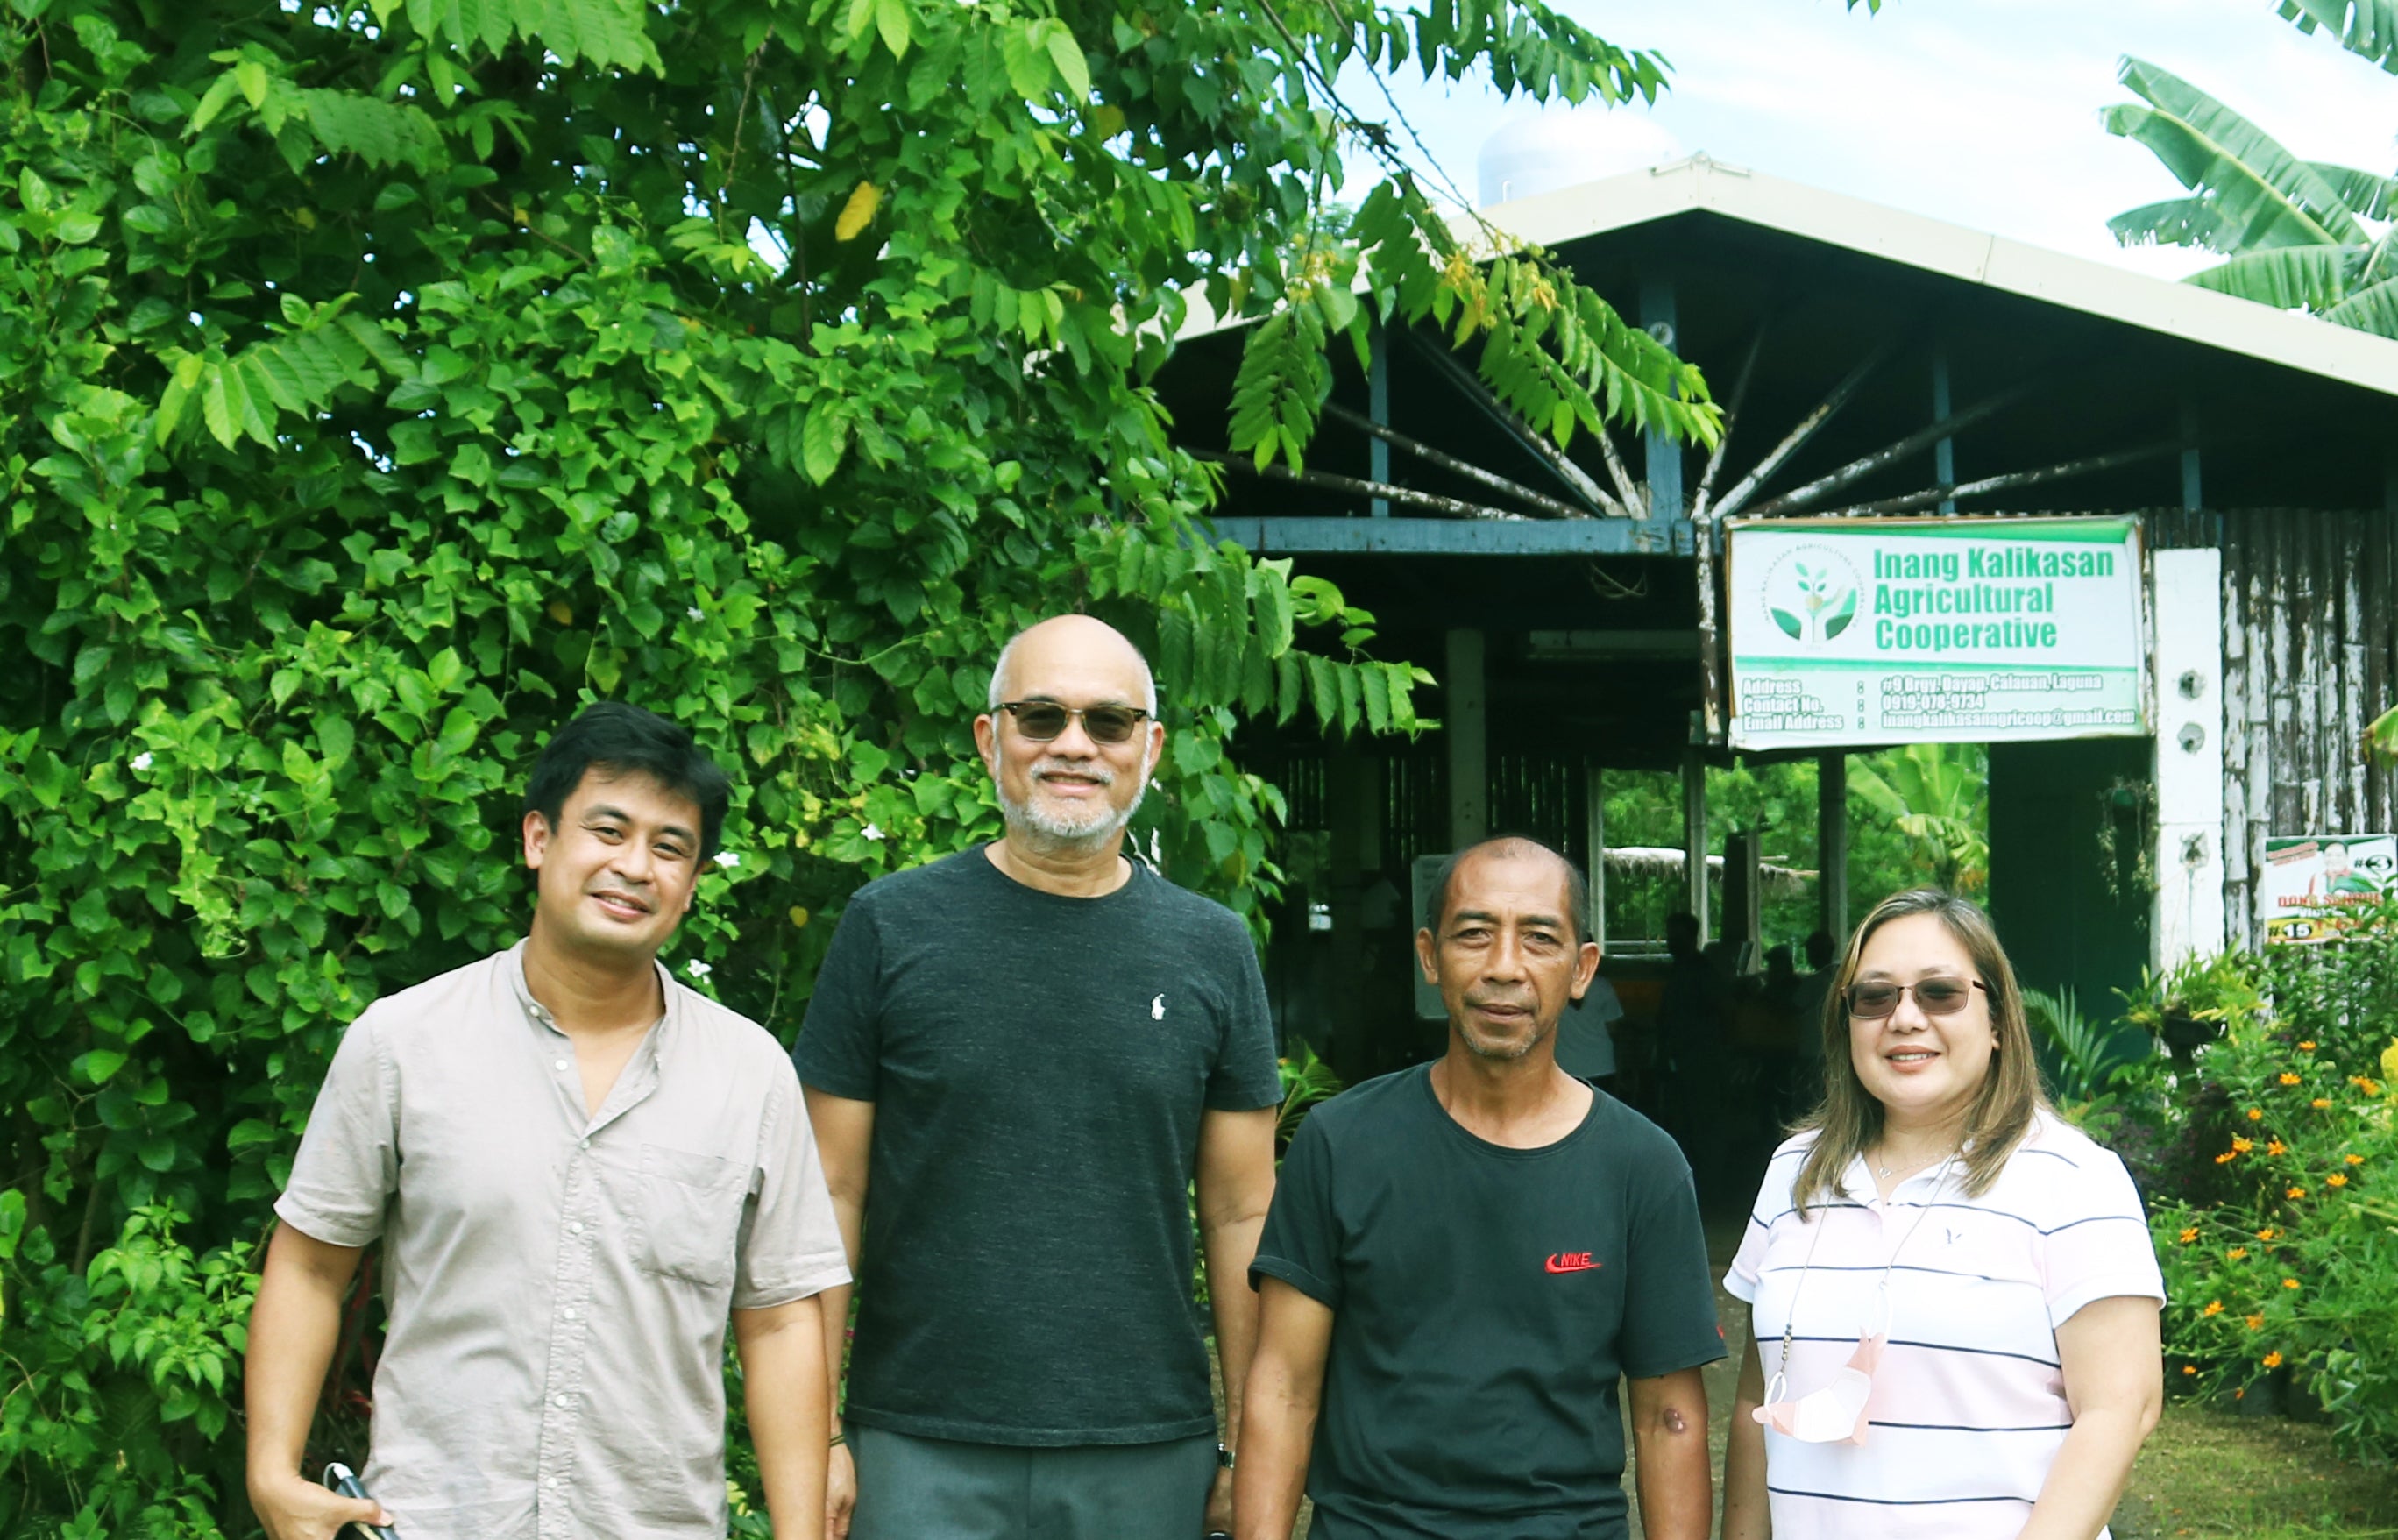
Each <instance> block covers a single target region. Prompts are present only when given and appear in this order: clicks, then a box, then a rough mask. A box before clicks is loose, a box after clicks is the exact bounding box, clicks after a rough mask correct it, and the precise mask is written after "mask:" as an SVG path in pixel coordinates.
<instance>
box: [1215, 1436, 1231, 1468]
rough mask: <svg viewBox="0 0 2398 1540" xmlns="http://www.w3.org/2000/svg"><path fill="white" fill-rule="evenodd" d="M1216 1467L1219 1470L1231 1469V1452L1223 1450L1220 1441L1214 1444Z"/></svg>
mask: <svg viewBox="0 0 2398 1540" xmlns="http://www.w3.org/2000/svg"><path fill="white" fill-rule="evenodd" d="M1216 1466H1217V1468H1218V1469H1219V1470H1230V1469H1232V1468H1233V1452H1232V1451H1231V1450H1229V1449H1227V1448H1225V1447H1224V1445H1223V1442H1222V1441H1221V1440H1220V1439H1219V1440H1218V1442H1217V1444H1216Z"/></svg>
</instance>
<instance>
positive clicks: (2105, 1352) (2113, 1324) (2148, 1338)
mask: <svg viewBox="0 0 2398 1540" xmlns="http://www.w3.org/2000/svg"><path fill="white" fill-rule="evenodd" d="M2158 1336H2159V1334H2158V1329H2157V1302H2156V1301H2154V1300H2152V1299H2148V1298H2145V1297H2143V1296H2140V1295H2137V1294H2119V1295H2116V1296H2114V1297H2113V1298H2111V1299H2103V1300H2093V1301H2092V1302H2091V1303H2089V1304H2085V1305H2083V1306H2082V1307H2081V1309H2079V1310H2077V1311H2075V1312H2074V1313H2073V1315H2072V1316H2071V1317H2070V1318H2068V1320H2067V1321H2066V1322H2065V1323H2064V1324H2063V1325H2062V1326H2059V1327H2058V1328H2057V1329H2056V1356H2057V1358H2058V1360H2059V1361H2060V1362H2061V1363H2063V1365H2064V1366H2065V1399H2066V1402H2067V1404H2068V1405H2069V1406H2071V1407H2072V1409H2073V1431H2072V1432H2070V1433H2068V1434H2067V1435H2066V1436H2065V1447H2064V1448H2062V1449H2060V1450H2058V1451H2057V1452H2056V1463H2055V1464H2054V1465H2053V1466H2049V1467H2048V1479H2047V1480H2046V1481H2044V1482H2042V1483H2041V1489H2040V1501H2039V1502H2037V1503H2035V1504H2033V1505H2032V1510H2031V1522H2029V1523H2028V1524H2026V1525H2025V1526H2024V1528H2023V1535H2022V1540H2095V1536H2096V1535H2097V1533H2098V1532H2099V1531H2101V1530H2103V1529H2104V1528H2106V1526H2107V1520H2108V1515H2110V1514H2112V1513H2113V1512H2114V1511H2115V1503H2116V1501H2117V1499H2119V1498H2121V1497H2122V1495H2123V1486H2124V1483H2125V1482H2127V1481H2129V1480H2130V1479H2132V1459H2133V1456H2135V1455H2136V1454H2138V1453H2139V1452H2140V1445H2141V1443H2142V1442H2143V1441H2145V1440H2146V1439H2147V1438H2148V1436H2149V1431H2150V1430H2151V1429H2153V1428H2154V1427H2155V1426H2156V1425H2157V1414H2158V1413H2159V1412H2161V1411H2162V1410H2163V1407H2164V1397H2165V1389H2164V1351H2163V1348H2162V1345H2161V1344H2160V1343H2159V1340H2158Z"/></svg>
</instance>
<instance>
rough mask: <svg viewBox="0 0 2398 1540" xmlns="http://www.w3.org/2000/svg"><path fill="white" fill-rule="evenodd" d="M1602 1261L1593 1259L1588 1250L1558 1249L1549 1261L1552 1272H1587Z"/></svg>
mask: <svg viewBox="0 0 2398 1540" xmlns="http://www.w3.org/2000/svg"><path fill="white" fill-rule="evenodd" d="M1599 1265H1600V1263H1596V1262H1594V1261H1592V1260H1591V1255H1590V1253H1589V1252H1588V1251H1558V1252H1556V1253H1555V1254H1554V1255H1552V1256H1551V1257H1550V1258H1549V1261H1548V1269H1549V1271H1550V1272H1552V1273H1587V1272H1589V1271H1591V1270H1592V1269H1593V1268H1595V1267H1597V1266H1599Z"/></svg>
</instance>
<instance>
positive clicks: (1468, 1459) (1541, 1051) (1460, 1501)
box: [1233, 839, 1724, 1540]
mask: <svg viewBox="0 0 2398 1540" xmlns="http://www.w3.org/2000/svg"><path fill="white" fill-rule="evenodd" d="M1582 895H1583V884H1582V879H1581V876H1580V874H1579V873H1577V872H1576V871H1574V869H1573V867H1572V865H1571V863H1569V862H1568V861H1567V860H1566V859H1565V858H1563V857H1561V856H1559V855H1557V854H1556V852H1555V851H1553V850H1550V849H1548V848H1547V847H1546V846H1543V845H1541V844H1536V843H1534V842H1532V841H1529V840H1519V839H1502V840H1493V841H1489V842H1488V843H1486V844H1479V845H1475V846H1474V847H1473V848H1471V849H1469V850H1465V851H1463V852H1461V853H1460V854H1459V855H1457V856H1456V857H1454V858H1451V860H1450V862H1449V864H1448V868H1447V870H1446V871H1444V872H1443V877H1442V881H1441V882H1440V884H1439V885H1437V887H1436V888H1435V893H1434V897H1433V902H1432V912H1431V913H1429V914H1427V915H1426V916H1425V923H1424V929H1423V930H1422V931H1421V932H1420V933H1419V934H1418V936H1417V938H1416V950H1417V953H1418V955H1419V957H1420V959H1421V963H1422V966H1423V970H1424V975H1425V977H1426V978H1427V979H1429V980H1431V981H1432V982H1433V983H1435V984H1436V985H1438V986H1439V989H1440V993H1441V998H1442V1000H1443V1002H1444V1003H1445V1004H1446V1005H1447V1006H1448V1055H1447V1056H1446V1057H1445V1058H1443V1059H1441V1060H1439V1061H1437V1062H1435V1063H1433V1064H1431V1065H1428V1066H1420V1067H1418V1068H1415V1069H1411V1070H1404V1071H1401V1072H1400V1073H1399V1074H1392V1075H1386V1076H1384V1077H1382V1078H1381V1079H1379V1080H1372V1081H1368V1082H1367V1083H1366V1084H1364V1085H1362V1086H1359V1087H1356V1088H1355V1089H1354V1090H1351V1091H1349V1092H1347V1093H1346V1094H1345V1095H1342V1096H1340V1097H1337V1098H1335V1099H1334V1100H1332V1101H1328V1102H1327V1103H1325V1104H1324V1105H1323V1106H1321V1107H1319V1108H1317V1109H1316V1110H1315V1111H1314V1113H1313V1114H1311V1115H1310V1116H1309V1118H1308V1120H1307V1122H1306V1123H1305V1124H1304V1125H1303V1126H1301V1128H1300V1132H1299V1137H1298V1138H1297V1140H1296V1141H1294V1142H1293V1143H1292V1145H1291V1149H1290V1154H1289V1156H1288V1158H1287V1160H1286V1161H1285V1163H1284V1165H1283V1169H1282V1178H1281V1182H1280V1185H1279V1186H1278V1188H1277V1190H1276V1192H1275V1196H1274V1201H1273V1210H1272V1212H1271V1214H1270V1215H1269V1217H1268V1219H1267V1221H1266V1231H1265V1236H1264V1237H1263V1239H1262V1240H1260V1243H1259V1246H1258V1254H1257V1260H1256V1261H1255V1262H1254V1263H1252V1264H1251V1268H1250V1277H1251V1279H1252V1281H1254V1282H1255V1283H1256V1284H1257V1286H1258V1289H1259V1291H1260V1297H1261V1305H1262V1308H1261V1313H1260V1327H1259V1341H1258V1351H1257V1356H1256V1358H1254V1359H1253V1360H1252V1362H1251V1364H1250V1370H1249V1378H1248V1387H1247V1398H1246V1418H1245V1419H1244V1425H1243V1439H1242V1444H1241V1461H1240V1466H1239V1467H1238V1469H1237V1470H1236V1471H1235V1473H1234V1485H1233V1507H1234V1514H1235V1520H1236V1530H1237V1533H1238V1535H1239V1536H1240V1540H1287V1536H1288V1535H1289V1533H1290V1528H1291V1520H1292V1518H1293V1517H1294V1515H1295V1514H1296V1512H1297V1510H1298V1507H1299V1500H1300V1490H1301V1486H1302V1483H1303V1484H1304V1487H1305V1490H1306V1493H1307V1494H1308V1495H1309V1496H1311V1497H1313V1498H1314V1500H1315V1517H1314V1527H1313V1528H1312V1529H1311V1530H1310V1531H1309V1533H1310V1536H1311V1540H1620V1537H1621V1536H1623V1534H1624V1533H1626V1522H1625V1507H1626V1505H1625V1500H1624V1495H1623V1465H1624V1461H1623V1424H1624V1421H1625V1420H1626V1419H1625V1418H1624V1417H1623V1415H1622V1413H1621V1412H1620V1411H1619V1407H1618V1400H1617V1385H1616V1382H1617V1377H1618V1375H1619V1374H1621V1375H1623V1376H1625V1377H1627V1378H1628V1379H1629V1380H1630V1382H1631V1397H1630V1400H1631V1407H1630V1417H1629V1419H1628V1420H1629V1422H1630V1424H1631V1428H1632V1438H1633V1441H1634V1443H1635V1444H1636V1446H1637V1449H1638V1451H1639V1456H1640V1465H1639V1469H1640V1481H1639V1485H1640V1507H1641V1519H1642V1522H1643V1526H1644V1528H1645V1530H1646V1532H1647V1533H1648V1534H1649V1535H1650V1540H1705V1537H1706V1536H1707V1534H1708V1533H1710V1532H1711V1526H1712V1520H1713V1513H1712V1508H1713V1501H1712V1496H1711V1493H1710V1488H1709V1484H1708V1479H1707V1442H1706V1426H1707V1410H1706V1392H1705V1390H1704V1387H1703V1386H1702V1385H1701V1384H1700V1381H1699V1366H1700V1365H1702V1364H1704V1363H1709V1362H1712V1361H1713V1360H1715V1359H1717V1358H1721V1357H1722V1356H1723V1351H1724V1349H1723V1339H1722V1334H1721V1333H1720V1332H1719V1331H1717V1329H1716V1318H1715V1300H1714V1293H1713V1290H1712V1287H1711V1284H1710V1280H1709V1277H1708V1274H1707V1258H1706V1246H1705V1243H1704V1238H1703V1237H1702V1236H1701V1233H1700V1228H1699V1213H1698V1204H1697V1200H1696V1198H1695V1196H1694V1195H1693V1193H1692V1190H1691V1174H1690V1169H1689V1167H1688V1166H1687V1165H1685V1164H1684V1162H1683V1160H1682V1156H1681V1154H1680V1152H1679V1151H1678V1150H1677V1148H1676V1147H1675V1145H1674V1142H1673V1141H1672V1140H1670V1139H1668V1138H1667V1137H1666V1136H1665V1135H1664V1132H1663V1131H1661V1130H1660V1129H1659V1128H1657V1127H1656V1126H1655V1125H1653V1124H1651V1123H1650V1122H1649V1121H1648V1120H1647V1119H1646V1118H1644V1117H1642V1116H1640V1115H1639V1114H1637V1113H1635V1112H1633V1111H1632V1110H1631V1109H1629V1108H1627V1107H1625V1106H1624V1105H1623V1103H1621V1102H1619V1101H1616V1100H1615V1099H1614V1098H1613V1097H1610V1096H1609V1095H1608V1094H1607V1093H1606V1092H1605V1091H1602V1090H1598V1089H1596V1088H1595V1087H1591V1086H1588V1085H1585V1084H1584V1083H1583V1082H1582V1081H1580V1080H1577V1079H1575V1078H1574V1077H1573V1076H1571V1075H1569V1074H1566V1073H1565V1072H1564V1071H1563V1070H1561V1069H1559V1068H1558V1067H1557V1065H1556V1057H1555V1051H1554V1049H1555V1034H1556V1022H1557V1018H1558V1015H1559V1014H1560V1013H1561V1012H1562V1011H1563V1010H1564V1009H1565V1006H1566V1003H1567V1002H1568V1001H1569V1000H1570V999H1573V998H1576V997H1579V996H1580V995H1581V994H1582V993H1583V991H1584V990H1585V989H1587V988H1589V986H1590V981H1591V979H1592V976H1593V975H1594V974H1595V973H1596V970H1597V967H1598V952H1599V949H1598V947H1597V945H1596V943H1595V942H1593V941H1590V940H1588V939H1585V937H1584V935H1583V927H1582V919H1581V916H1582V914H1583V896H1582ZM1311 1456H1312V1460H1311Z"/></svg>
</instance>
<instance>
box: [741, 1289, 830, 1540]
mask: <svg viewBox="0 0 2398 1540" xmlns="http://www.w3.org/2000/svg"><path fill="white" fill-rule="evenodd" d="M823 1317H824V1308H823V1299H822V1296H820V1295H814V1294H812V1295H810V1296H808V1297H807V1298H805V1299H798V1300H792V1301H791V1302H789V1303H788V1304H775V1305H769V1306H767V1307H766V1308H764V1309H762V1310H735V1311H734V1312H733V1340H734V1342H735V1343H737V1344H740V1349H741V1401H742V1405H743V1406H745V1407H746V1408H747V1409H748V1412H749V1440H750V1443H751V1445H752V1446H753V1447H754V1448H755V1449H756V1450H757V1452H758V1480H759V1484H760V1485H761V1486H762V1487H763V1488H764V1489H765V1492H764V1494H763V1495H764V1497H765V1502H766V1518H767V1520H768V1522H770V1523H771V1524H772V1525H773V1526H774V1531H775V1534H776V1535H778V1536H790V1537H800V1536H808V1535H813V1534H814V1533H815V1530H816V1526H817V1524H818V1523H819V1522H820V1521H821V1516H822V1515H823V1513H824V1511H825V1452H826V1450H825V1438H826V1430H827V1429H828V1428H829V1427H830V1426H831V1414H830V1407H831V1402H830V1401H829V1399H828V1398H826V1395H825V1381H826V1380H827V1379H829V1377H830V1376H829V1375H828V1374H826V1372H825V1358H824V1353H825V1330H824V1319H823Z"/></svg>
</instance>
